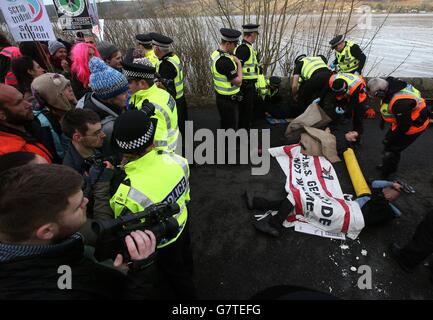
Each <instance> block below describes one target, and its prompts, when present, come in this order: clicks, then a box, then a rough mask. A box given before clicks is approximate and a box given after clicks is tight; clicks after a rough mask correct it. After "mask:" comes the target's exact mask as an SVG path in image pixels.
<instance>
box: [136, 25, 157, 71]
mask: <svg viewBox="0 0 433 320" xmlns="http://www.w3.org/2000/svg"><path fill="white" fill-rule="evenodd" d="M135 39H136V40H137V47H138V48H139V49H141V51H142V52H143V58H146V59H148V60H149V61H150V63H152V65H153V66H154V67H156V66H157V65H158V63H159V59H158V57H157V56H156V55H155V51H154V50H153V46H152V37H151V36H150V33H146V34H144V33H140V34H137V35H135Z"/></svg>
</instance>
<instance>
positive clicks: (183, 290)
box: [158, 219, 197, 300]
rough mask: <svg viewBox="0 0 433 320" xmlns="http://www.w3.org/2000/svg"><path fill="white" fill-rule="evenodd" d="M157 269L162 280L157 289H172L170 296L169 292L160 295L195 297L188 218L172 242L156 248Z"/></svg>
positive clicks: (181, 297) (184, 297) (183, 297)
mask: <svg viewBox="0 0 433 320" xmlns="http://www.w3.org/2000/svg"><path fill="white" fill-rule="evenodd" d="M158 269H159V271H160V273H161V275H160V277H161V280H162V282H164V284H162V285H160V289H159V291H164V290H171V291H172V292H171V295H172V297H171V296H170V293H169V292H160V294H159V295H160V296H161V297H167V298H175V299H185V300H190V299H196V298H197V297H196V290H195V285H194V283H193V280H192V274H193V271H194V266H193V258H192V250H191V238H190V235H189V219H188V220H187V223H186V225H185V227H184V229H183V231H182V233H181V235H180V236H179V238H178V239H177V240H176V241H175V242H174V243H172V244H169V245H168V246H166V247H164V248H161V249H158ZM164 285H165V287H164ZM161 288H163V289H161Z"/></svg>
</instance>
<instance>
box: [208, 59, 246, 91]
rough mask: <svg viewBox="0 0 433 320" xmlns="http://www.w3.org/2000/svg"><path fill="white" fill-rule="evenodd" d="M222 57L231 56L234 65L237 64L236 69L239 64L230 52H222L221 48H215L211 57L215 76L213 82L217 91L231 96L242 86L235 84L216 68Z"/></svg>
mask: <svg viewBox="0 0 433 320" xmlns="http://www.w3.org/2000/svg"><path fill="white" fill-rule="evenodd" d="M221 57H226V58H229V59H230V60H231V61H232V62H233V65H234V66H235V70H236V71H237V69H238V65H237V64H236V62H235V60H234V59H233V56H231V55H229V54H228V53H225V52H221V51H219V50H215V51H214V52H212V55H211V58H212V76H213V83H214V88H215V91H216V92H218V93H219V94H221V95H224V96H231V95H235V94H236V93H238V92H239V91H240V88H239V87H237V86H235V85H233V84H232V83H231V82H230V81H229V80H228V79H227V77H226V76H225V75H223V74H221V73H219V72H218V70H217V68H216V63H217V61H218V60H219V59H220V58H221Z"/></svg>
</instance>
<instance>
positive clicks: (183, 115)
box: [176, 95, 188, 137]
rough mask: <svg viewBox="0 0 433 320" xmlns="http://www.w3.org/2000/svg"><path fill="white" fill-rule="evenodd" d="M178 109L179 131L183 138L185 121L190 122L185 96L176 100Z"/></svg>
mask: <svg viewBox="0 0 433 320" xmlns="http://www.w3.org/2000/svg"><path fill="white" fill-rule="evenodd" d="M176 108H177V123H178V125H179V131H180V133H181V134H182V137H185V121H186V120H188V109H187V104H186V99H185V95H183V96H182V97H181V98H179V99H176Z"/></svg>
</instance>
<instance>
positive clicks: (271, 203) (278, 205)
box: [253, 197, 293, 228]
mask: <svg viewBox="0 0 433 320" xmlns="http://www.w3.org/2000/svg"><path fill="white" fill-rule="evenodd" d="M253 206H254V209H256V210H263V211H265V210H273V211H276V210H278V212H277V214H276V215H274V216H271V220H270V223H271V224H272V226H274V227H275V228H281V225H282V224H283V222H284V220H286V219H287V216H288V215H289V213H290V212H291V211H292V210H293V205H292V203H291V202H290V201H289V200H288V199H287V198H284V199H281V200H267V199H265V198H261V197H254V200H253Z"/></svg>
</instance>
